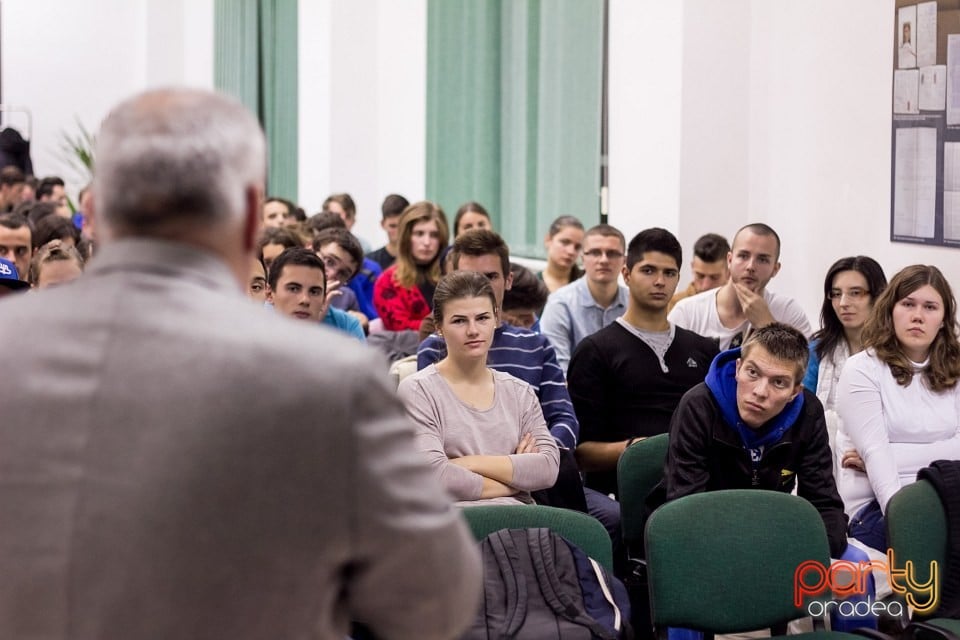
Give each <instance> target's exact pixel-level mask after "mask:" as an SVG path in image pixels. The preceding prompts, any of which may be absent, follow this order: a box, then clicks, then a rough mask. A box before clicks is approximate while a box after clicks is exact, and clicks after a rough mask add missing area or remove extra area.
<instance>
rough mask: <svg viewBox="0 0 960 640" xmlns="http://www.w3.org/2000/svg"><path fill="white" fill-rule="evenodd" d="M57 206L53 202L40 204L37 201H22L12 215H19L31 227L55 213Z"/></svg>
mask: <svg viewBox="0 0 960 640" xmlns="http://www.w3.org/2000/svg"><path fill="white" fill-rule="evenodd" d="M57 208H58V207H57V204H56V203H55V202H40V201H39V200H24V201H23V202H21V203H20V204H18V205H17V206H15V207H14V208H13V212H14V213H19V214H20V215H22V216H23V217H24V218H26V219H27V220H29V221H30V224H31V225H32V226H33V227H36V226H37V223H38V222H40V221H41V220H43V219H44V218H46V217H47V216H52V215H55V214H56V213H57Z"/></svg>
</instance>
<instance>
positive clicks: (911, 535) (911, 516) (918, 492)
mask: <svg viewBox="0 0 960 640" xmlns="http://www.w3.org/2000/svg"><path fill="white" fill-rule="evenodd" d="M886 519H887V543H888V544H889V546H890V548H891V549H893V552H894V559H895V561H896V565H897V567H903V566H904V564H905V563H906V562H907V561H910V562H912V563H913V571H914V572H915V573H916V578H917V580H918V581H920V582H925V581H927V580H929V579H930V574H929V567H930V563H931V562H936V563H937V567H938V568H939V572H938V574H937V578H938V580H937V585H936V586H937V593H941V591H940V589H941V587H942V585H943V582H944V580H943V578H944V576H943V570H944V568H945V567H946V560H947V516H946V513H945V512H944V510H943V504H942V503H941V502H940V496H938V495H937V492H936V490H935V489H934V488H933V485H932V484H930V483H929V482H928V481H926V480H917V481H916V482H914V483H913V484H909V485H907V486H905V487H903V488H902V489H900V491H898V492H897V493H896V494H895V495H894V496H893V498H891V499H890V503H889V504H888V505H887V514H886ZM914 620H915V621H914V622H913V623H912V624H911V625H910V626H909V627H908V628H907V633H908V635H912V636H914V637H917V638H928V637H939V638H951V637H955V636H960V620H955V619H953V618H938V617H936V610H934V611H932V612H930V614H929V615H926V616H923V617H922V618H919V617H918V616H917V615H916V614H915V615H914Z"/></svg>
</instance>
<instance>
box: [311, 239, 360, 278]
mask: <svg viewBox="0 0 960 640" xmlns="http://www.w3.org/2000/svg"><path fill="white" fill-rule="evenodd" d="M331 242H334V243H336V244H337V246H338V247H340V248H341V249H343V250H344V251H346V252H347V253H349V254H350V258H352V259H353V262H354V264H356V265H357V266H356V268H355V269H354V271H353V273H352V274H350V277H351V278H352V277H353V276H355V275H357V271H359V270H360V267H362V266H363V247H361V246H360V241H359V240H357V238H356V236H354V235H353V234H352V233H350V232H349V231H347V230H346V229H340V228H336V227H331V228H330V229H324V230H323V231H321V232H320V233H318V234H317V235H316V236H315V237H314V238H313V250H314V251H316V252H319V251H320V247H322V246H323V245H325V244H330V243H331Z"/></svg>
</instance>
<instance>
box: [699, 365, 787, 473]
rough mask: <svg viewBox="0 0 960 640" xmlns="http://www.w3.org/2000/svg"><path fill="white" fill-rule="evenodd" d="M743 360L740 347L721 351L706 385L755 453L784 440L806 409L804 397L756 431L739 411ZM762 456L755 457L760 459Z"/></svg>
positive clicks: (741, 438)
mask: <svg viewBox="0 0 960 640" xmlns="http://www.w3.org/2000/svg"><path fill="white" fill-rule="evenodd" d="M739 357H740V348H739V347H737V348H736V349H729V350H727V351H723V352H721V353H720V354H719V355H717V357H716V358H714V359H713V362H711V363H710V370H709V371H707V377H706V379H705V380H704V382H705V383H706V385H707V388H708V389H709V390H710V393H711V394H712V395H713V397H714V399H715V400H716V401H717V404H718V405H719V406H720V414H721V415H722V416H723V421H724V422H726V423H727V424H728V425H730V427H731V428H732V429H734V430H735V431H736V432H737V433H738V434H740V440H741V442H743V446H744V448H746V449H749V450H751V452H754V451H756V452H758V454H759V451H760V450H762V449H764V448H766V447H769V446H770V445H772V444H775V443H777V442H779V441H780V439H781V438H783V435H784V434H785V433H786V432H787V429H789V428H790V427H791V426H792V425H793V423H795V422H796V421H797V418H799V417H800V412H801V411H802V410H803V394H802V393H800V394H797V397H796V398H794V399H793V400H791V401H790V402H788V403H787V406H786V407H784V408H783V411H781V412H780V413H779V414H778V415H776V416H775V417H774V418H773V419H772V420H771V421H770V422H768V423H767V424H765V425H763V426H762V427H760V428H759V429H752V428H750V427H748V426H747V425H746V424H744V422H743V420H741V419H740V412H739V411H738V410H737V378H736V376H737V358H739ZM758 454H755V457H754V459H755V460H756V459H757V457H758Z"/></svg>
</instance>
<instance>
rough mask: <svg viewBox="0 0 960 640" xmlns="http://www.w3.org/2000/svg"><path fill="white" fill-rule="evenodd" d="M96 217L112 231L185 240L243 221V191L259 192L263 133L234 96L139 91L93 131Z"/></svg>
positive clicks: (263, 159)
mask: <svg viewBox="0 0 960 640" xmlns="http://www.w3.org/2000/svg"><path fill="white" fill-rule="evenodd" d="M96 157H97V171H96V176H95V178H94V183H93V193H94V205H95V209H96V211H97V213H98V216H99V219H100V220H102V222H103V224H104V225H105V226H106V227H108V228H109V229H110V230H111V231H112V232H113V235H115V236H123V235H133V236H161V237H169V238H181V237H183V238H187V237H189V236H190V234H191V233H193V232H195V231H196V230H197V229H201V228H206V229H209V228H212V227H218V226H222V225H223V224H224V223H230V222H241V221H242V220H243V216H244V214H245V213H246V210H247V208H248V199H249V195H248V190H249V189H262V186H263V182H264V177H265V172H266V155H265V142H264V137H263V132H262V130H261V129H260V125H259V124H258V123H257V120H256V118H255V117H254V116H253V115H252V114H251V113H250V112H249V111H248V110H247V109H246V108H245V107H244V106H243V105H241V104H240V103H239V102H238V101H236V100H234V99H233V98H230V97H227V96H225V95H221V94H216V93H212V92H209V91H202V90H196V89H165V90H156V91H148V92H146V93H142V94H139V95H137V96H135V97H133V98H130V99H129V100H127V101H125V102H123V103H121V104H120V105H119V106H117V107H116V108H115V109H114V110H113V111H112V112H111V113H110V114H109V115H108V116H107V118H106V120H104V122H103V125H102V126H101V128H100V133H99V134H98V136H97V147H96Z"/></svg>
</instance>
